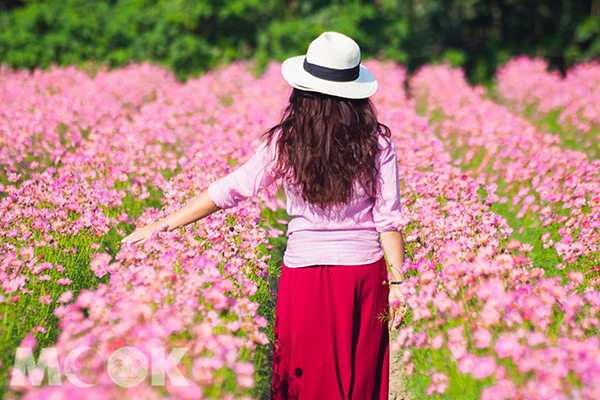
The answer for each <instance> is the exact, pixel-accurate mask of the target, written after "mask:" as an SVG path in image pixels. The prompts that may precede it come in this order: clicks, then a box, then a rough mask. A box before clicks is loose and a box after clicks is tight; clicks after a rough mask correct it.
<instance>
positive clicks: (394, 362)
mask: <svg viewBox="0 0 600 400" xmlns="http://www.w3.org/2000/svg"><path fill="white" fill-rule="evenodd" d="M396 336H398V332H397V331H395V332H390V346H391V344H392V342H393V341H394V340H395V338H396ZM403 371H404V366H403V365H402V351H390V391H389V397H388V398H389V400H410V399H409V397H408V395H407V393H406V390H405V388H404V381H403V378H404V372H403Z"/></svg>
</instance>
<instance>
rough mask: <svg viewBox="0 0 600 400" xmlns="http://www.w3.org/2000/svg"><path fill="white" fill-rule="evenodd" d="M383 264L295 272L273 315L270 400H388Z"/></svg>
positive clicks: (284, 281)
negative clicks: (273, 337) (273, 339)
mask: <svg viewBox="0 0 600 400" xmlns="http://www.w3.org/2000/svg"><path fill="white" fill-rule="evenodd" d="M386 279H387V267H386V262H385V259H384V258H383V257H382V258H381V259H380V260H379V261H376V262H374V263H371V264H364V265H317V266H310V267H301V268H290V267H287V266H286V265H285V263H283V265H282V270H281V277H280V280H279V292H278V295H277V308H276V311H275V327H274V334H275V344H274V349H273V381H272V384H271V392H272V397H271V399H272V400H280V399H290V400H316V399H318V400H387V399H388V387H389V332H388V323H387V321H386V320H382V319H381V317H380V318H377V317H378V315H379V316H383V315H386V314H387V312H388V311H389V306H388V296H389V287H388V286H387V285H384V284H383V281H385V280H386Z"/></svg>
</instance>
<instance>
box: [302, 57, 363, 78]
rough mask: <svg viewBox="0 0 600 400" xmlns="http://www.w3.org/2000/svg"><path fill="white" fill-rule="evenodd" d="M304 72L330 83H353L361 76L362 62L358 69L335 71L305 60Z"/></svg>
mask: <svg viewBox="0 0 600 400" xmlns="http://www.w3.org/2000/svg"><path fill="white" fill-rule="evenodd" d="M304 70H305V71H306V72H308V73H309V74H311V75H313V76H316V77H317V78H321V79H326V80H328V81H336V82H347V81H353V80H356V79H357V78H358V76H359V75H360V62H359V63H358V65H357V66H356V67H353V68H348V69H335V68H328V67H323V66H321V65H317V64H311V63H309V62H308V61H306V57H305V58H304Z"/></svg>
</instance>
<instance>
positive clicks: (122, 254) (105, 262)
mask: <svg viewBox="0 0 600 400" xmlns="http://www.w3.org/2000/svg"><path fill="white" fill-rule="evenodd" d="M364 64H365V65H366V66H367V67H368V68H369V69H371V70H372V71H373V72H374V73H375V75H376V76H377V77H378V81H379V84H380V86H379V90H378V92H377V93H376V94H375V95H374V96H373V99H372V100H373V102H374V104H375V105H376V106H377V111H378V117H379V119H380V120H381V121H382V122H384V123H385V124H386V125H388V126H389V127H390V128H391V130H392V134H393V140H394V142H395V144H396V148H397V150H398V159H399V177H400V181H401V188H402V203H403V210H404V219H403V221H402V229H403V231H404V232H405V237H406V243H407V249H408V250H409V254H410V257H409V258H407V260H409V261H407V262H406V263H405V264H404V265H403V269H404V273H405V275H406V280H405V281H404V284H403V285H401V290H402V292H403V293H404V297H405V298H406V300H407V302H408V305H409V306H410V311H409V314H408V315H407V316H406V321H401V319H400V318H399V317H397V318H396V319H395V320H394V321H392V328H393V329H394V330H398V336H397V338H396V339H395V340H394V342H393V344H392V350H393V351H399V350H401V349H402V350H403V361H404V363H405V364H406V374H407V375H409V376H411V375H412V374H413V373H414V370H415V368H416V366H417V365H418V363H416V358H417V357H415V356H416V355H417V354H419V353H421V352H423V353H425V352H431V351H435V352H436V353H437V354H439V355H441V356H442V357H443V358H444V359H445V362H444V363H443V364H433V365H428V366H427V370H426V371H421V372H425V373H427V375H428V376H429V377H430V379H431V384H430V386H429V387H428V388H427V390H426V395H427V396H435V395H436V394H444V393H447V392H448V390H449V388H451V387H452V385H453V377H454V376H457V375H463V376H467V375H468V376H471V377H472V378H474V379H477V380H486V382H491V383H490V384H489V385H487V386H486V387H484V388H483V390H482V393H481V398H482V399H484V400H493V399H513V398H517V397H518V398H520V399H539V398H556V399H568V398H578V399H597V398H600V385H599V384H598V383H596V381H597V379H595V377H596V376H597V375H598V373H599V372H600V345H599V342H598V339H597V337H596V336H594V332H597V329H598V315H599V314H598V312H599V311H600V296H598V294H599V292H598V291H596V290H595V286H594V285H593V284H592V281H591V280H590V279H589V278H588V274H587V270H586V269H584V270H583V271H580V270H577V269H575V268H571V266H572V265H584V264H581V263H580V261H581V259H582V258H583V256H587V255H591V254H593V253H592V249H593V248H594V247H593V246H594V244H595V245H596V248H597V243H598V241H597V239H598V236H597V230H598V229H597V228H598V226H597V224H598V220H599V219H598V214H597V213H598V201H599V200H598V196H599V195H600V193H599V192H598V190H599V186H598V165H597V164H594V163H593V162H590V161H589V160H588V159H587V157H586V156H585V155H583V154H581V153H579V152H568V151H564V150H562V149H561V148H560V147H558V146H556V145H555V144H556V143H557V139H556V137H554V136H552V135H544V134H541V133H539V132H538V131H537V130H536V129H535V128H534V127H533V126H532V125H531V124H528V123H527V122H526V121H524V120H522V119H520V118H517V117H515V116H513V115H511V114H510V113H509V112H508V111H507V110H506V109H505V108H504V107H501V106H499V105H497V104H495V103H493V102H491V101H488V100H486V99H484V98H483V97H482V95H483V91H482V90H481V89H480V88H471V87H469V85H467V84H466V81H465V80H464V76H462V74H461V73H460V72H457V70H452V69H450V68H448V67H445V66H437V67H427V68H425V69H423V70H422V71H420V72H419V74H417V75H416V76H415V77H414V79H412V80H411V81H410V82H409V83H410V87H411V94H412V95H413V96H414V98H409V97H407V96H406V94H405V91H404V89H403V88H404V86H403V85H404V82H405V80H406V76H405V69H404V67H401V66H397V65H394V64H392V63H383V62H376V61H372V60H367V61H365V62H364ZM246 67H247V65H246V64H245V63H242V62H235V63H233V64H231V65H230V66H228V67H224V68H219V69H216V70H214V71H211V72H209V73H207V74H205V75H203V76H201V77H198V78H192V79H189V80H188V81H187V82H186V83H185V84H182V83H179V82H177V81H176V80H175V79H174V78H173V77H172V76H171V75H170V74H168V73H166V72H165V71H163V70H162V69H160V68H157V67H154V66H151V65H148V64H141V65H132V66H130V67H127V68H124V69H120V70H115V71H104V70H103V71H100V73H98V74H97V75H96V76H95V77H94V78H91V77H89V76H87V75H86V74H83V73H81V72H80V71H77V70H75V69H60V68H55V69H52V70H50V71H47V72H40V71H35V72H34V73H33V74H31V75H30V74H28V73H26V72H20V71H10V70H2V72H1V73H2V77H3V79H4V81H6V82H7V83H6V86H7V88H8V89H7V93H10V95H6V94H3V95H2V96H3V97H2V100H1V101H0V103H1V105H3V106H6V107H5V109H6V110H9V114H4V115H2V116H0V124H2V125H1V127H0V136H1V137H2V138H3V139H2V140H4V142H2V144H0V165H1V166H2V167H3V171H1V172H0V174H1V175H0V176H1V177H2V179H3V180H2V182H3V187H2V188H0V189H2V191H3V195H4V197H2V199H0V207H1V210H2V212H1V215H2V217H1V219H0V223H2V229H0V234H1V235H3V236H2V239H0V252H1V254H2V255H3V256H4V257H3V261H2V264H0V274H3V275H0V278H1V282H2V289H1V291H0V296H1V300H2V302H3V303H6V304H8V305H9V306H10V305H11V304H14V310H20V308H18V306H20V305H21V303H19V301H24V300H23V299H25V298H26V297H27V296H30V298H33V299H34V300H35V301H34V303H35V304H36V307H46V308H45V309H46V310H50V311H51V312H52V313H53V315H55V316H56V317H57V318H58V319H59V321H60V324H59V329H60V336H59V337H58V340H57V342H56V344H55V345H56V348H57V353H58V355H59V360H60V361H61V362H60V363H59V365H63V363H62V361H64V360H65V357H66V356H67V354H69V352H71V351H72V350H75V349H77V348H80V347H82V346H87V347H89V348H90V350H89V351H86V352H84V353H82V354H81V355H80V357H79V358H78V359H77V363H74V364H72V365H71V364H69V366H68V368H69V371H65V370H61V376H63V378H64V375H65V374H66V373H73V372H77V375H78V377H79V379H80V380H81V381H84V382H94V383H95V385H94V386H92V387H91V388H82V387H79V386H77V385H74V384H73V383H71V381H69V380H66V379H63V382H62V385H61V386H52V385H45V386H41V387H37V386H32V385H31V384H30V383H27V385H26V386H25V387H22V388H16V387H13V388H11V391H12V392H11V393H10V396H13V397H15V398H16V397H19V398H21V397H22V398H24V399H46V398H65V397H71V398H115V399H116V398H119V399H120V398H125V397H128V398H148V399H162V398H177V399H187V398H194V399H200V398H224V399H250V397H249V395H248V393H249V390H250V389H252V387H253V386H254V385H255V383H256V382H255V381H254V372H255V371H254V365H253V364H252V363H251V361H250V357H249V356H250V354H251V353H252V352H253V351H254V350H256V348H257V346H259V345H265V344H267V343H268V338H267V337H266V335H265V333H264V332H263V331H262V330H261V329H262V328H264V327H265V326H266V323H267V321H266V319H265V318H264V317H262V316H261V315H259V314H258V313H257V310H258V307H259V304H258V303H257V302H255V301H253V300H252V297H253V295H254V294H256V292H257V291H258V290H259V287H260V286H261V285H263V284H264V283H265V282H266V279H267V278H268V273H267V266H268V262H269V259H270V255H269V254H268V253H265V252H263V251H262V250H261V249H262V248H263V247H264V246H265V245H266V244H267V243H268V238H269V237H274V236H278V235H281V234H282V233H283V232H281V231H279V230H276V229H272V228H270V227H269V226H267V225H266V224H264V223H263V221H262V219H261V217H260V213H261V211H262V209H263V207H268V208H271V209H273V210H275V209H277V208H280V207H283V205H284V203H283V201H282V200H281V199H280V198H279V197H278V196H277V195H276V194H277V187H276V186H275V185H274V186H272V187H270V188H269V189H267V190H265V191H264V192H263V193H261V194H260V195H258V196H256V197H255V198H252V199H248V200H247V201H245V202H243V203H241V204H240V205H239V206H238V207H236V208H233V209H228V210H224V211H222V212H218V213H215V214H213V215H211V216H210V217H208V218H206V219H203V220H201V221H198V222H197V223H195V224H191V225H189V226H187V227H183V228H180V229H178V230H175V231H172V232H164V231H160V232H156V233H155V235H154V236H153V238H152V239H151V240H149V241H148V242H146V243H144V244H143V245H139V246H132V245H123V246H120V245H118V246H117V247H116V248H113V249H111V248H110V246H108V247H107V246H106V245H105V240H106V242H108V243H111V239H110V238H111V235H117V236H119V237H120V236H122V235H123V234H124V225H123V224H124V223H128V222H129V223H132V222H134V220H135V222H136V224H137V225H138V226H141V225H145V224H147V223H151V222H153V221H156V220H157V219H159V218H162V217H164V216H165V215H167V214H169V213H171V212H172V211H174V210H176V209H178V208H179V207H181V206H182V205H184V204H185V203H186V202H187V201H189V200H190V199H191V198H192V197H193V196H194V195H195V194H198V193H199V192H200V191H202V190H204V189H205V188H206V187H207V186H208V184H209V183H210V182H212V181H213V180H214V179H217V178H219V177H221V176H224V175H225V174H227V173H229V172H231V171H232V170H233V169H234V168H235V165H237V164H239V163H242V162H244V161H245V160H247V159H248V158H249V157H250V156H251V155H252V154H253V153H254V151H255V149H256V147H257V145H258V143H259V140H260V139H259V134H260V133H262V132H264V130H266V129H267V128H268V127H269V126H271V125H272V124H274V123H276V122H277V120H278V117H279V116H280V112H281V111H282V110H283V108H284V107H285V104H286V100H287V95H288V94H289V90H290V88H289V86H288V85H287V83H286V82H285V81H284V80H283V79H282V78H281V76H280V64H278V63H275V62H273V63H271V64H270V65H269V67H268V69H267V71H266V72H265V74H264V75H262V76H260V77H255V76H253V75H252V74H251V73H250V72H249V71H248V70H247V68H246ZM20 90H23V91H24V93H21V92H20ZM11 97H12V102H11ZM11 107H12V108H11ZM417 107H419V108H421V107H424V108H425V110H426V112H427V115H426V116H425V117H422V116H419V115H418V114H417V112H416V109H417ZM436 112H437V113H441V114H442V117H441V118H440V119H439V120H438V122H439V126H438V125H437V123H436V125H435V126H430V125H429V123H428V118H429V117H431V116H432V115H433V114H434V113H436ZM6 115H9V116H6ZM31 119H33V120H34V121H31ZM7 129H11V131H10V132H11V135H14V138H15V139H14V142H15V146H13V147H10V146H9V144H10V143H11V141H10V140H9V139H8V138H7V137H5V136H4V132H8V130H7ZM436 133H439V136H440V138H438V137H437V135H436ZM455 150H461V151H462V150H464V153H463V154H465V157H464V159H463V162H465V161H466V162H467V163H468V162H469V160H471V159H472V158H474V157H475V155H476V154H477V153H478V152H479V151H481V150H485V155H484V161H482V163H481V165H480V166H478V167H477V170H476V171H469V172H476V173H477V174H476V175H477V177H476V178H473V176H472V175H473V174H471V173H466V172H465V171H463V170H462V169H461V168H460V162H457V159H456V158H455V159H453V154H454V153H455ZM454 157H456V156H454ZM501 184H502V185H504V186H503V187H507V188H509V190H510V191H511V192H510V193H512V196H513V197H512V202H513V204H514V205H515V206H516V205H518V204H519V203H520V204H521V207H522V209H521V211H522V213H523V214H524V213H526V212H531V213H538V214H539V216H540V221H541V222H542V223H545V224H546V226H548V227H549V230H550V227H552V228H556V229H557V231H558V235H559V236H560V240H556V239H553V238H552V235H553V234H554V233H549V234H548V235H546V236H545V238H544V242H545V243H551V244H550V246H553V248H555V249H556V252H557V254H559V255H561V256H562V257H563V259H564V260H565V262H566V263H567V265H568V267H567V266H565V264H561V266H560V267H559V266H557V269H564V268H569V269H568V270H567V271H565V277H566V279H565V281H562V280H561V278H560V277H549V276H546V274H545V271H544V270H543V269H542V268H539V267H537V266H535V265H533V262H532V260H531V259H530V258H528V253H530V252H531V251H532V250H533V246H532V245H530V244H528V243H520V242H515V241H509V240H508V239H509V237H510V235H511V234H512V233H513V228H515V227H511V226H509V224H508V222H507V220H506V219H505V218H504V217H502V216H501V215H499V214H496V213H494V212H492V211H491V210H490V208H491V207H492V206H493V205H494V204H496V203H502V202H506V201H508V199H507V198H506V196H507V193H509V192H508V191H507V192H506V193H497V192H498V189H499V187H501V186H500V185H501ZM157 192H160V193H162V197H161V199H160V202H159V204H160V209H158V207H155V206H156V203H148V204H145V205H146V207H145V208H144V210H143V212H142V213H141V215H139V214H135V215H134V214H133V211H132V210H131V209H130V207H132V206H133V205H134V204H137V203H138V202H139V201H144V200H146V199H148V200H152V196H153V193H157ZM156 201H158V200H156ZM564 210H567V211H564ZM46 249H52V250H53V251H58V252H64V253H65V254H70V256H69V257H76V256H77V255H78V254H82V253H84V254H85V257H86V260H85V268H87V269H89V271H86V272H87V273H88V275H89V280H88V281H86V282H85V283H84V284H81V282H74V280H73V279H72V278H73V277H76V276H78V275H77V274H74V271H72V270H71V269H72V267H68V268H67V267H64V266H63V264H64V263H62V264H61V262H59V260H56V259H53V260H52V261H48V260H47V259H46V258H45V257H41V254H42V252H43V251H44V252H48V251H49V250H46ZM65 257H66V255H65ZM596 261H597V260H594V262H596ZM571 262H577V263H580V264H572V263H571ZM82 263H83V261H82ZM580 269H581V268H580ZM7 282H10V283H7ZM50 284H55V286H50ZM77 285H78V286H77ZM57 287H59V288H60V289H61V290H60V291H58V290H56V289H55V288H57ZM51 288H52V290H51ZM76 288H78V289H81V290H76ZM9 290H10V292H9ZM16 297H19V298H20V299H19V298H17V299H16V300H15V298H16ZM27 300H29V298H28V299H27ZM7 302H8V303H7ZM28 304H29V303H28ZM391 306H392V307H398V306H399V304H392V305H391ZM32 312H33V311H32ZM13 315H14V314H13ZM401 322H404V323H405V324H404V325H402V326H400V324H401ZM5 323H6V321H4V320H0V329H2V331H0V333H1V334H4V333H5V332H4V329H6V325H3V324H5ZM32 325H33V324H32ZM44 329H46V328H45V326H44V324H35V325H33V327H32V328H31V331H30V332H28V334H27V335H26V336H25V337H24V339H23V341H22V342H21V346H22V347H29V348H34V347H35V346H36V344H37V343H38V341H37V340H36V338H38V339H39V338H40V337H41V336H40V335H42V334H45V333H44ZM124 346H131V347H134V348H136V349H138V350H140V351H141V352H142V354H144V355H145V357H146V358H147V359H148V360H150V359H151V358H152V356H151V352H152V349H153V348H164V349H165V350H166V353H167V354H168V353H169V352H170V351H171V350H173V349H176V348H186V353H185V355H184V356H183V358H182V359H181V362H179V363H178V364H177V365H169V366H168V368H170V371H171V372H173V369H174V368H177V369H178V371H179V373H181V374H182V375H183V376H184V377H185V379H186V380H187V382H188V383H189V384H188V385H185V386H176V385H173V384H172V383H170V380H169V379H167V380H166V384H165V385H151V383H150V380H149V379H146V380H144V381H142V382H141V383H140V384H138V385H136V386H135V387H132V388H123V387H120V386H118V385H116V384H115V383H114V382H113V381H112V380H111V379H110V378H109V377H108V376H107V374H106V373H105V371H104V369H105V367H106V364H105V363H106V361H107V359H108V358H109V356H110V355H111V354H112V353H113V352H114V351H115V350H117V349H119V348H122V347H124ZM38 372H39V371H38ZM103 372H104V373H103ZM20 373H23V372H22V371H20V370H16V369H13V370H11V376H15V375H18V374H20ZM36 373H37V372H36ZM232 375H233V376H234V377H235V378H234V382H233V383H234V386H235V388H234V389H231V386H232V385H231V383H232V382H229V381H228V378H227V377H228V376H232ZM25 382H29V379H25Z"/></svg>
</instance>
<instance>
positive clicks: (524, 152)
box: [410, 65, 600, 270]
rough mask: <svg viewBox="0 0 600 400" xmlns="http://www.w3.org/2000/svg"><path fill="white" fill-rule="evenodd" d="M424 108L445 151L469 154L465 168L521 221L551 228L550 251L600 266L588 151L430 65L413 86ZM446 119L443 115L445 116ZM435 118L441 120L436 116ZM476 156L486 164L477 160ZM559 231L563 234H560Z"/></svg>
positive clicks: (596, 169) (596, 200)
mask: <svg viewBox="0 0 600 400" xmlns="http://www.w3.org/2000/svg"><path fill="white" fill-rule="evenodd" d="M410 87H411V92H412V93H413V95H414V96H415V99H416V102H417V103H421V104H424V105H425V109H426V112H427V115H428V116H429V117H436V115H437V119H436V120H435V121H436V122H434V124H435V128H436V131H437V133H438V134H439V136H440V137H441V139H442V140H443V142H444V146H445V147H446V148H447V149H448V150H449V151H451V152H453V153H457V154H459V155H462V158H461V159H457V163H458V164H459V165H460V164H463V165H464V166H465V168H467V167H468V166H469V165H470V164H472V166H471V167H470V168H469V172H470V173H474V174H477V175H478V176H479V177H481V178H482V179H484V180H485V182H486V183H487V184H488V188H494V190H495V189H497V188H498V185H501V186H502V192H500V193H498V194H497V195H496V196H495V197H496V198H498V197H499V196H501V197H500V198H498V199H497V201H499V202H500V203H507V202H510V203H509V204H511V206H512V209H514V210H515V211H516V217H517V218H523V217H525V216H527V217H529V218H531V219H533V220H534V221H535V223H536V224H537V225H538V226H540V227H545V228H546V229H548V231H547V232H548V234H547V235H545V236H544V237H543V238H542V240H543V241H544V242H545V247H548V248H552V249H554V250H555V252H556V254H557V256H559V257H560V258H561V259H562V260H563V261H565V262H568V263H569V264H573V263H576V262H577V263H580V264H583V265H585V266H586V267H587V268H588V269H590V270H591V269H593V268H595V267H597V266H598V263H599V261H600V260H599V259H598V251H597V249H598V243H599V234H598V228H599V227H600V164H599V163H598V162H597V161H595V160H591V159H589V158H588V156H587V155H586V154H585V153H582V152H580V151H574V150H568V149H564V148H563V147H561V146H560V145H558V144H557V141H558V138H557V136H556V135H551V134H546V133H543V132H540V131H539V130H537V129H536V127H535V126H534V125H533V124H532V123H530V122H529V121H527V120H525V119H523V118H521V117H518V116H516V115H514V114H512V113H511V112H510V111H509V110H508V109H507V108H506V107H504V106H502V105H499V104H497V103H495V102H493V101H492V100H490V99H488V98H485V97H484V96H483V94H484V89H483V88H482V87H476V88H472V87H471V86H469V85H468V83H467V82H466V80H465V77H464V72H463V71H462V70H460V69H452V68H450V67H449V66H447V65H438V66H426V67H424V68H422V69H421V70H420V71H419V72H418V73H417V74H415V75H414V76H413V77H412V78H411V80H410ZM440 115H441V117H440ZM434 119H435V118H434ZM476 156H477V157H478V158H476ZM551 231H556V232H557V234H554V235H552V233H551Z"/></svg>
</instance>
